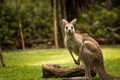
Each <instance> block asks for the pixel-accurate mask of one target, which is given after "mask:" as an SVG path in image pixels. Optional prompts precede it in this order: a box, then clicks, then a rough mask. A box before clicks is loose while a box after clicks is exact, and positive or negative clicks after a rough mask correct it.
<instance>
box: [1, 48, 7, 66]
mask: <svg viewBox="0 0 120 80" xmlns="http://www.w3.org/2000/svg"><path fill="white" fill-rule="evenodd" d="M0 60H1V63H2V66H3V67H6V64H5V62H4V59H3V55H2V50H1V48H0Z"/></svg>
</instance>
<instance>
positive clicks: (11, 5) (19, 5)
mask: <svg viewBox="0 0 120 80" xmlns="http://www.w3.org/2000/svg"><path fill="white" fill-rule="evenodd" d="M3 4H4V5H3V8H2V10H1V13H0V44H1V45H2V47H6V46H7V47H8V45H9V48H10V47H13V46H14V47H16V46H17V45H18V44H21V43H20V29H19V21H18V16H20V19H21V23H22V27H23V34H24V38H25V42H28V41H30V40H35V39H43V38H48V39H49V38H50V39H53V36H52V35H53V27H52V14H51V5H50V0H46V1H44V0H35V1H33V0H12V1H11V0H4V3H3Z"/></svg>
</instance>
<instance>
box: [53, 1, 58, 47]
mask: <svg viewBox="0 0 120 80" xmlns="http://www.w3.org/2000/svg"><path fill="white" fill-rule="evenodd" d="M53 8H54V9H53V10H54V11H53V13H54V38H55V39H54V40H55V47H56V48H58V36H57V17H56V16H57V14H56V0H54V1H53Z"/></svg>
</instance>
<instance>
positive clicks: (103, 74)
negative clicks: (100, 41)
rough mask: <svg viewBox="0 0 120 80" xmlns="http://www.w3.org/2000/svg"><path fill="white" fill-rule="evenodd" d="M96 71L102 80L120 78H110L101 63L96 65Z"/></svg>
mask: <svg viewBox="0 0 120 80" xmlns="http://www.w3.org/2000/svg"><path fill="white" fill-rule="evenodd" d="M96 70H97V72H98V74H99V76H100V77H101V78H102V79H119V80H120V76H112V75H110V74H108V73H107V72H106V70H105V67H104V64H103V61H101V62H99V63H97V65H96Z"/></svg>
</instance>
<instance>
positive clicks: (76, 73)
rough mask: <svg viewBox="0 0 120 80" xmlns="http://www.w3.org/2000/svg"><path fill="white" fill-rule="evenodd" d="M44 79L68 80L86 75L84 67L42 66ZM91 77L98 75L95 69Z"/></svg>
mask: <svg viewBox="0 0 120 80" xmlns="http://www.w3.org/2000/svg"><path fill="white" fill-rule="evenodd" d="M42 72H43V78H52V77H54V78H57V77H59V78H67V77H83V76H84V75H85V67H84V66H75V67H73V66H60V65H57V64H43V65H42ZM91 75H92V77H94V76H95V75H96V71H95V69H92V70H91Z"/></svg>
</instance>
